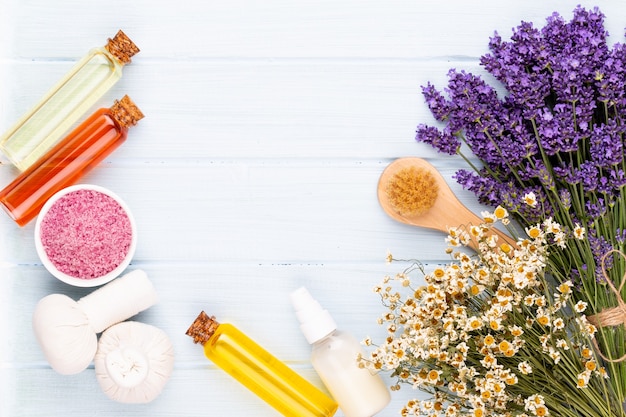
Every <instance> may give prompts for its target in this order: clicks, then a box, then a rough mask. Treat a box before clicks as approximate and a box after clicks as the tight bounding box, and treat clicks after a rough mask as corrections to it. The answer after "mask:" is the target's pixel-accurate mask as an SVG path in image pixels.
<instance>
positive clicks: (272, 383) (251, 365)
mask: <svg viewBox="0 0 626 417" xmlns="http://www.w3.org/2000/svg"><path fill="white" fill-rule="evenodd" d="M186 334H187V335H189V336H191V337H193V339H194V342H195V343H201V344H202V345H204V354H205V356H206V357H207V358H209V359H210V360H211V361H213V363H214V364H215V365H217V366H219V367H220V368H222V369H223V370H224V371H226V372H227V373H228V374H230V375H231V376H232V377H233V378H235V379H236V380H237V381H239V382H240V383H241V384H243V385H244V386H245V387H246V388H248V389H249V390H251V391H252V392H254V393H255V394H256V395H258V396H259V397H260V398H261V399H263V400H264V401H265V402H267V403H268V404H269V405H271V406H272V407H274V408H275V409H276V410H277V411H279V412H280V413H281V414H283V415H285V416H290V417H326V416H332V415H334V414H335V412H336V411H337V404H336V403H335V402H334V401H333V400H332V399H330V398H329V397H328V396H327V395H326V394H324V393H323V392H322V391H320V390H319V389H317V388H316V387H315V386H314V385H312V384H311V383H310V382H308V381H307V380H306V379H304V378H302V377H301V376H300V375H298V374H297V373H296V372H295V371H293V370H292V369H291V368H289V367H288V366H287V365H285V364H284V363H283V362H281V361H280V360H278V359H277V358H276V357H274V356H273V355H272V354H270V353H269V352H267V351H266V350H265V349H263V348H262V347H261V346H259V345H258V344H257V343H256V342H254V341H253V340H252V339H250V338H249V337H248V336H246V335H245V334H243V333H242V332H241V331H240V330H239V329H237V328H236V327H235V326H233V325H231V324H228V323H224V324H220V323H218V322H217V321H216V320H215V317H209V316H208V315H207V314H206V313H205V312H204V311H203V312H201V313H200V315H199V316H198V318H197V319H196V320H195V321H194V322H193V324H192V325H191V327H190V328H189V330H187V333H186Z"/></svg>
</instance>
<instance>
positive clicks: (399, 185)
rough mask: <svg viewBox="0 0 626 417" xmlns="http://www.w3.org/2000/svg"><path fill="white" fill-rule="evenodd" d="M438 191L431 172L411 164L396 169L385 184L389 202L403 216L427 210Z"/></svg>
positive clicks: (433, 202) (416, 214) (414, 214)
mask: <svg viewBox="0 0 626 417" xmlns="http://www.w3.org/2000/svg"><path fill="white" fill-rule="evenodd" d="M438 191H439V186H438V185H437V182H436V181H435V178H434V177H433V176H432V175H431V173H430V172H429V171H428V170H426V169H423V168H417V167H413V166H412V167H408V168H404V169H402V170H400V171H398V172H397V173H396V174H395V175H394V176H393V177H392V178H391V180H390V181H389V184H388V185H387V197H388V198H389V202H390V203H391V205H392V207H393V208H394V209H395V210H396V211H397V212H398V213H400V214H402V215H405V216H408V215H412V216H418V215H420V214H423V213H425V212H426V211H428V210H429V209H430V208H431V207H432V206H433V204H435V201H436V200H437V193H438Z"/></svg>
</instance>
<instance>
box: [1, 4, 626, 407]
mask: <svg viewBox="0 0 626 417" xmlns="http://www.w3.org/2000/svg"><path fill="white" fill-rule="evenodd" d="M550 3H551V4H550ZM577 3H578V0H576V1H573V0H572V1H557V2H546V1H543V0H526V1H517V2H505V1H501V0H481V1H480V2H478V1H467V0H448V1H434V0H433V1H430V0H428V1H423V0H403V1H400V0H398V1H395V0H393V1H388V2H383V1H371V0H365V1H363V0H362V1H358V0H340V1H329V0H317V1H312V0H308V1H299V2H298V1H296V2H293V1H285V0H266V1H263V2H261V1H257V0H227V1H214V0H208V1H199V0H196V1H184V0H183V1H178V2H171V1H168V2H166V1H155V0H111V1H108V2H92V1H77V0H55V1H50V0H2V1H1V2H0V128H1V130H4V129H6V128H8V127H9V125H10V124H12V123H13V122H14V120H15V119H16V118H17V117H18V116H19V115H20V114H21V113H22V112H24V111H25V110H27V108H29V107H30V106H31V105H32V104H33V103H35V102H36V101H38V99H39V98H40V96H41V95H42V94H43V93H44V92H45V91H46V90H47V89H48V88H49V87H50V86H51V85H52V84H53V83H54V82H55V81H56V80H57V79H59V78H60V77H61V76H62V75H63V74H64V73H65V71H66V70H67V69H69V68H70V67H71V66H72V65H73V63H74V62H75V61H76V60H77V59H78V58H80V57H81V56H82V55H83V54H84V53H85V52H87V50H88V49H90V48H91V47H94V46H101V45H104V43H105V42H106V38H107V37H110V36H113V35H114V34H115V32H116V31H117V30H118V29H120V28H121V29H123V30H124V31H125V32H126V33H127V34H128V35H129V36H130V37H131V38H132V39H133V40H134V41H135V42H136V43H137V45H138V46H139V47H140V48H141V52H140V53H139V54H138V55H136V56H135V57H134V59H133V62H132V64H131V65H129V66H128V67H126V68H125V70H124V76H123V78H122V80H121V81H120V82H119V83H118V84H117V85H116V86H115V87H114V88H113V89H112V90H111V91H110V92H109V93H107V95H106V96H105V97H104V98H103V99H102V100H101V101H100V102H99V104H98V106H97V107H108V106H109V105H110V104H111V103H112V101H113V100H114V99H115V98H121V97H122V96H123V95H124V94H129V95H130V96H131V97H132V98H133V100H134V101H135V102H136V103H137V104H138V105H139V107H140V108H141V109H142V110H143V111H144V113H145V114H146V118H145V119H144V120H142V121H141V122H140V124H139V125H138V126H137V127H135V128H133V129H132V130H131V132H130V134H129V139H128V142H127V143H126V144H124V145H123V146H122V148H120V149H118V150H117V151H116V152H115V153H114V154H113V155H112V156H111V157H110V158H108V159H107V160H106V162H105V163H104V164H102V166H100V167H98V168H97V169H96V170H95V171H94V172H93V173H91V174H89V175H88V177H86V178H85V179H84V181H83V182H91V183H95V184H98V185H102V186H105V187H108V188H110V189H111V190H113V191H114V192H116V193H117V194H119V195H120V196H122V197H123V198H124V199H125V200H126V202H127V203H128V204H129V205H130V207H131V209H132V210H133V213H134V215H135V217H136V219H137V222H138V230H139V239H140V240H139V245H138V248H137V252H136V256H135V259H134V261H133V262H132V264H131V266H130V267H129V269H137V268H141V269H144V270H145V271H147V273H148V275H149V277H150V278H151V279H152V281H153V283H154V285H155V286H156V288H157V291H158V292H159V294H160V297H161V299H160V302H159V304H157V305H156V306H154V307H152V308H151V309H149V310H147V311H145V312H143V313H141V314H140V315H139V316H138V317H136V319H137V320H140V321H143V322H146V323H150V324H153V325H155V326H158V327H160V328H162V329H163V330H164V331H166V332H167V333H168V334H169V336H170V337H171V339H172V342H173V344H174V347H175V350H176V365H175V370H174V372H173V375H172V377H171V379H170V381H169V383H168V385H167V386H166V388H165V390H164V392H163V393H162V395H161V396H160V397H158V398H157V399H156V400H155V401H153V402H152V403H150V404H147V405H124V404H119V403H115V402H112V401H110V400H109V399H108V398H106V397H105V396H104V394H103V393H102V392H101V391H100V388H99V387H98V385H97V382H96V380H95V376H94V370H93V367H90V368H89V369H87V370H86V371H84V372H83V373H81V374H78V375H74V376H62V375H59V374H57V373H55V372H54V371H52V370H51V369H50V367H49V366H48V364H47V363H46V361H45V360H44V358H43V355H42V353H41V351H40V349H39V346H38V345H37V343H36V342H35V339H34V336H33V333H32V329H31V315H32V311H33V308H34V306H35V304H36V303H37V301H38V300H39V299H40V298H42V297H44V296H45V295H47V294H50V293H55V292H56V293H63V294H68V295H70V296H72V297H74V298H76V299H77V298H79V297H81V296H83V295H85V294H87V293H88V292H89V291H90V290H85V289H78V288H72V287H69V286H67V285H65V284H63V283H61V282H60V281H57V280H56V279H54V278H53V277H52V276H51V275H49V274H48V273H47V272H46V271H45V270H44V269H43V267H42V266H41V264H40V262H39V260H38V258H37V255H36V253H35V247H34V244H33V223H34V222H32V223H31V224H29V225H28V226H26V227H24V228H19V227H17V226H16V225H15V224H14V223H13V222H12V221H11V220H10V219H9V217H8V216H6V215H4V213H0V214H2V216H0V416H3V417H5V416H6V417H17V416H28V417H36V416H46V417H54V416H64V417H69V416H81V417H82V416H110V415H123V416H153V417H154V416H168V417H172V416H185V417H192V416H257V417H262V416H275V415H277V414H276V412H275V411H274V410H273V409H271V408H270V407H269V406H266V405H265V404H264V403H263V402H261V401H260V400H258V399H257V398H256V397H255V396H254V395H253V394H251V393H249V392H248V391H247V390H245V389H244V388H243V387H241V386H240V385H239V384H238V383H237V382H235V381H234V380H233V379H231V378H230V377H228V376H227V375H226V374H225V373H223V372H222V371H221V370H219V369H217V368H215V367H214V366H213V365H212V364H211V363H210V362H209V361H208V360H206V359H205V358H204V356H203V354H202V349H201V347H200V346H198V345H194V344H193V343H192V341H191V339H190V338H189V337H187V336H185V334H184V333H185V330H186V329H187V327H188V326H189V324H191V322H192V321H193V320H194V319H195V317H196V315H197V314H198V313H199V311H200V310H202V309H204V310H206V311H207V312H208V313H209V314H214V315H216V316H217V318H218V319H219V320H221V321H223V322H231V323H233V324H235V325H236V326H238V327H239V328H240V329H242V330H243V331H244V332H246V333H247V334H248V335H249V336H251V337H252V338H253V339H255V340H256V341H258V342H259V343H260V344H261V345H262V346H264V347H265V348H266V349H268V350H269V351H271V352H272V353H274V354H275V355H276V356H278V357H279V358H281V359H282V360H284V361H285V362H286V363H288V364H289V365H290V366H292V367H293V368H295V369H296V370H297V371H298V372H300V373H301V374H302V375H304V376H305V377H306V378H308V379H309V380H311V381H312V382H314V383H315V384H317V385H318V386H320V387H321V383H320V380H319V378H318V377H317V375H316V374H315V373H314V371H313V370H312V368H311V365H310V363H309V352H310V349H309V347H308V345H307V344H306V341H305V340H304V337H303V336H302V334H301V333H300V331H299V329H298V323H297V322H296V319H295V316H294V315H293V312H292V307H291V305H290V303H289V299H288V294H289V293H290V292H291V291H292V290H294V289H296V288H297V287H299V286H301V285H305V286H307V287H308V289H309V290H310V291H311V292H312V293H313V294H314V296H316V297H317V298H318V300H319V301H320V302H321V303H322V304H323V305H324V306H325V307H326V308H328V309H329V310H330V311H331V313H332V314H333V315H334V317H335V319H336V320H337V321H338V322H339V324H340V326H341V327H342V328H343V329H344V330H347V331H350V332H351V333H353V334H354V335H355V336H356V337H357V338H358V339H363V338H364V337H365V336H368V335H369V336H372V337H373V338H374V339H378V340H380V339H381V338H382V337H383V332H382V329H380V328H379V327H378V326H377V325H376V324H375V320H376V318H377V316H378V315H379V314H381V313H382V312H383V310H382V306H381V305H380V303H379V300H378V298H377V296H376V295H375V294H373V293H372V292H371V288H372V286H373V285H375V284H377V283H378V282H379V280H380V279H381V278H382V277H383V276H384V275H385V274H388V273H395V272H397V270H396V269H395V268H394V267H390V266H387V265H386V264H385V255H386V252H387V250H391V251H392V253H394V254H395V255H397V256H399V257H404V258H411V257H413V258H418V259H420V260H422V261H425V262H429V263H437V262H443V261H445V260H446V256H445V254H444V252H443V250H444V242H443V235H442V234H440V233H435V232H428V231H425V230H420V229H417V228H412V227H409V226H404V225H401V224H398V223H395V222H394V221H393V220H391V219H390V218H388V217H387V216H386V215H385V214H384V213H383V212H382V210H381V209H380V208H379V205H378V202H377V200H376V183H377V180H378V177H379V175H380V173H381V171H382V170H383V169H384V168H385V166H386V165H387V164H388V163H389V162H391V161H392V160H393V159H394V158H397V157H400V156H409V155H413V156H422V157H425V158H427V159H429V160H431V161H432V162H433V163H434V164H435V165H436V166H437V167H438V168H439V169H440V170H441V171H442V173H443V174H444V176H445V177H446V178H448V179H450V177H451V176H452V174H453V173H454V171H455V170H456V169H457V168H459V167H461V166H462V162H461V161H460V160H459V159H457V158H450V157H442V156H440V155H437V154H436V153H434V152H433V151H432V150H431V149H429V148H427V147H426V146H425V145H421V144H417V143H415V141H414V129H415V126H416V125H417V124H418V123H420V122H431V121H432V118H431V116H430V114H429V113H428V110H427V108H426V106H425V104H424V102H423V99H422V96H421V93H420V85H423V84H425V83H426V82H427V81H429V80H430V81H432V82H433V83H435V84H436V85H437V86H439V87H443V86H444V85H445V83H446V73H447V71H448V69H449V68H451V67H456V68H459V69H461V68H463V69H466V70H470V71H478V72H481V73H482V71H481V69H480V67H479V65H478V60H479V57H480V55H481V54H484V53H485V52H486V51H487V42H488V39H489V36H491V35H492V34H493V31H494V30H498V31H499V32H500V34H501V35H502V36H503V38H508V37H509V36H510V34H511V28H512V27H514V26H516V25H518V24H519V22H520V21H521V20H531V21H533V22H535V23H536V24H537V25H539V26H541V25H543V23H544V20H545V17H547V16H548V15H549V14H550V13H551V12H552V11H554V10H557V11H559V12H560V13H561V14H562V15H563V16H564V17H565V18H567V19H569V18H570V17H571V11H572V10H573V9H574V7H575V5H576V4H577ZM596 4H597V5H599V6H600V7H601V9H602V10H603V11H604V12H605V13H606V14H607V16H608V17H607V22H606V25H607V28H608V29H609V31H610V33H611V34H612V35H613V36H614V37H613V39H615V41H617V40H620V41H621V40H622V39H621V36H622V34H623V27H624V26H626V9H624V8H623V6H622V5H621V2H620V1H617V0H614V1H610V0H603V1H596V2H594V3H590V4H585V6H587V7H592V6H594V5H596ZM15 175H16V170H15V169H13V168H12V167H11V166H9V165H6V164H5V165H3V166H0V186H4V185H6V184H8V183H9V182H10V181H11V180H12V179H13V178H14V177H15ZM450 183H451V184H452V187H453V189H454V190H455V191H456V192H457V193H458V195H459V197H460V199H461V200H462V201H463V202H464V203H466V204H467V205H468V206H469V207H470V208H472V209H473V210H474V211H476V212H478V211H480V210H481V209H482V208H481V207H479V206H478V205H477V204H476V203H475V200H474V197H473V196H472V195H470V194H469V193H467V192H464V191H462V190H461V189H460V187H458V186H457V185H456V184H455V183H454V182H453V181H452V180H450ZM389 381H391V380H389ZM416 394H417V393H416V392H413V391H412V390H411V389H410V387H405V388H404V389H403V390H402V391H400V392H397V393H394V394H393V401H392V403H391V404H390V405H389V407H388V408H387V409H386V410H385V411H384V412H382V413H381V414H380V415H382V416H395V415H398V410H399V409H400V407H401V406H402V405H403V404H404V402H405V401H406V400H407V399H409V398H411V397H413V396H414V395H416ZM337 416H342V413H341V412H338V413H337Z"/></svg>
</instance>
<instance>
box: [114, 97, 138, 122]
mask: <svg viewBox="0 0 626 417" xmlns="http://www.w3.org/2000/svg"><path fill="white" fill-rule="evenodd" d="M111 113H112V115H113V117H114V118H115V120H117V122H118V123H119V124H120V125H121V126H122V127H125V128H129V127H131V126H135V125H136V124H137V122H138V121H139V120H141V119H143V117H144V116H143V113H142V112H141V110H139V107H137V105H136V104H135V103H134V102H133V101H132V100H131V99H130V97H128V95H125V96H124V97H122V99H121V100H115V102H114V103H113V105H112V106H111Z"/></svg>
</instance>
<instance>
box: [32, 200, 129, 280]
mask: <svg viewBox="0 0 626 417" xmlns="http://www.w3.org/2000/svg"><path fill="white" fill-rule="evenodd" d="M40 235H41V243H42V244H43V248H44V250H45V252H46V254H47V255H48V258H49V259H50V261H51V262H52V264H54V266H55V267H56V268H57V269H58V270H59V271H61V272H63V273H65V274H67V275H70V276H72V277H75V278H81V279H91V278H99V277H101V276H103V275H106V274H108V273H109V272H111V271H113V270H114V269H115V268H117V266H118V265H119V264H120V263H122V261H123V260H124V258H125V257H126V255H127V254H128V251H129V250H130V246H131V241H132V238H133V232H132V227H131V223H130V219H129V217H128V214H127V213H126V211H125V210H124V208H123V207H122V206H121V205H120V204H119V203H118V202H117V201H115V199H113V198H112V197H110V196H108V195H106V194H103V193H101V192H99V191H95V190H76V191H72V192H70V193H68V194H66V195H64V196H62V197H61V198H59V199H58V200H57V201H56V202H55V203H54V204H53V205H52V206H51V207H50V210H49V211H48V212H47V213H46V214H45V216H44V218H43V219H42V221H41V229H40Z"/></svg>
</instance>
